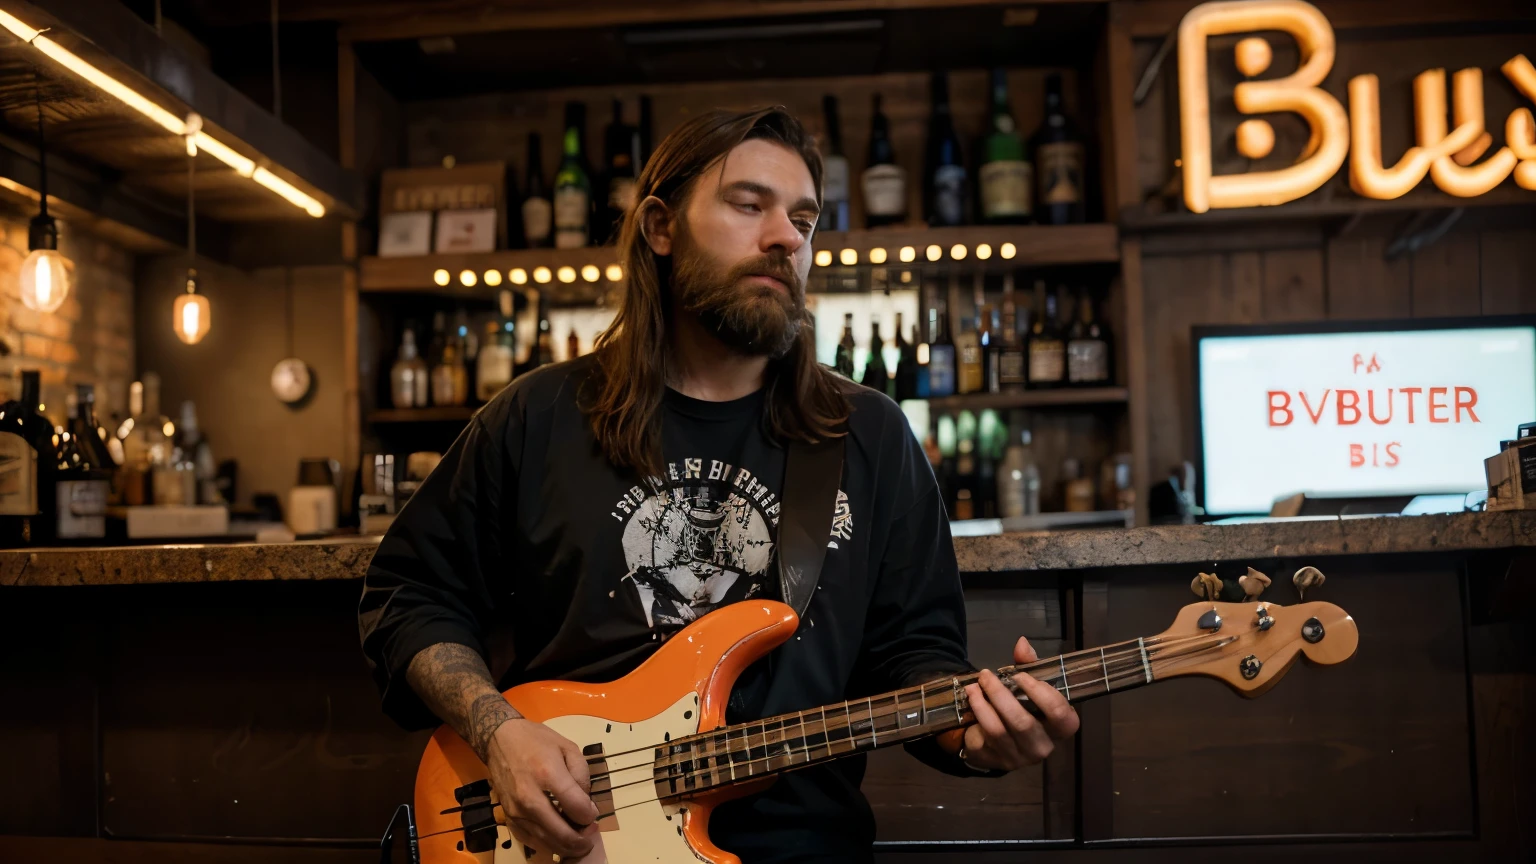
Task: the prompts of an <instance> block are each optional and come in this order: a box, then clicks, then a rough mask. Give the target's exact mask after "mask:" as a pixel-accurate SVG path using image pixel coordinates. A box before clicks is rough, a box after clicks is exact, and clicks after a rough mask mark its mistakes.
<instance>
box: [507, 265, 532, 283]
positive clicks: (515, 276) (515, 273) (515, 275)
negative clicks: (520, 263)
mask: <svg viewBox="0 0 1536 864" xmlns="http://www.w3.org/2000/svg"><path fill="white" fill-rule="evenodd" d="M507 278H508V279H511V280H512V284H513V285H527V284H528V271H527V270H524V269H523V268H521V267H513V268H512V269H511V270H508V271H507Z"/></svg>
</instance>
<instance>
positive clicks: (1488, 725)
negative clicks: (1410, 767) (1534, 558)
mask: <svg viewBox="0 0 1536 864" xmlns="http://www.w3.org/2000/svg"><path fill="white" fill-rule="evenodd" d="M1524 575H1526V576H1529V575H1530V574H1528V573H1527V574H1524ZM1533 642H1536V628H1533V627H1532V626H1531V624H1530V623H1529V622H1528V621H1524V620H1520V621H1515V622H1504V623H1496V624H1486V625H1481V626H1476V627H1473V628H1472V630H1471V634H1470V639H1469V648H1470V652H1471V667H1472V698H1473V705H1474V709H1475V710H1474V716H1475V717H1476V721H1477V736H1476V737H1477V785H1478V796H1477V802H1478V811H1479V814H1478V815H1479V821H1480V823H1481V826H1480V827H1481V829H1482V838H1483V840H1484V841H1485V842H1487V843H1488V844H1489V846H1490V850H1489V851H1490V853H1491V854H1490V855H1489V859H1490V860H1502V861H1531V860H1533V859H1536V824H1533V822H1532V820H1531V803H1530V802H1531V801H1533V800H1536V747H1532V746H1530V742H1531V741H1532V739H1533V737H1536V713H1533V712H1536V668H1533V667H1532V664H1531V662H1530V659H1531V657H1533V656H1536V644H1533Z"/></svg>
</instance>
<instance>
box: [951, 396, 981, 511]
mask: <svg viewBox="0 0 1536 864" xmlns="http://www.w3.org/2000/svg"><path fill="white" fill-rule="evenodd" d="M955 427H956V437H957V441H956V448H955V510H954V516H953V518H954V519H956V520H965V519H975V518H977V517H978V516H979V515H980V514H978V513H977V512H976V417H975V415H973V414H972V413H971V412H969V411H961V412H960V416H959V418H957V419H956V421H955Z"/></svg>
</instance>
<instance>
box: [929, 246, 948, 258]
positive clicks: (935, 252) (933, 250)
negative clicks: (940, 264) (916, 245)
mask: <svg viewBox="0 0 1536 864" xmlns="http://www.w3.org/2000/svg"><path fill="white" fill-rule="evenodd" d="M927 252H928V260H929V261H937V260H939V257H940V256H942V255H943V254H944V250H943V249H940V248H939V246H938V244H936V243H935V244H932V245H930V246H929V247H928V250H927Z"/></svg>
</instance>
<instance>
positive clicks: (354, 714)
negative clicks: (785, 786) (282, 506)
mask: <svg viewBox="0 0 1536 864" xmlns="http://www.w3.org/2000/svg"><path fill="white" fill-rule="evenodd" d="M376 544H377V538H376V537H374V538H370V537H349V538H334V539H329V540H322V541H305V542H293V543H278V544H252V543H241V544H229V545H222V544H208V545H192V544H185V545H160V546H136V547H117V548H108V549H99V548H98V549H79V548H71V549H34V550H19V551H6V552H0V656H5V657H8V658H12V662H11V663H10V664H9V666H8V671H7V672H6V673H5V674H4V675H0V706H23V707H24V710H8V711H0V752H5V753H7V754H8V755H9V759H10V762H11V766H12V767H11V768H10V770H8V771H4V772H0V861H13V860H14V861H28V860H65V861H81V862H90V864H95V862H108V861H110V862H114V864H162V862H165V861H172V860H174V861H189V862H190V861H196V862H199V864H209V862H216V864H255V862H265V861H269V860H283V861H285V862H287V864H365V862H367V864H373V862H377V861H378V860H379V856H378V852H377V840H376V839H375V838H377V837H378V836H379V835H380V834H381V833H382V831H383V830H384V827H385V824H386V823H387V822H388V821H389V817H390V815H391V814H392V813H393V812H394V809H395V807H396V806H397V805H398V804H400V803H402V802H405V801H408V800H409V799H410V796H411V790H412V787H413V783H414V776H415V770H416V767H417V765H418V763H419V760H420V757H421V753H422V748H423V746H424V744H425V733H424V732H416V733H405V732H402V731H401V730H400V729H398V728H397V727H395V726H394V725H393V724H392V723H391V722H390V721H389V720H387V719H386V718H385V717H384V716H383V715H382V713H381V712H380V711H379V708H378V695H377V693H376V691H375V690H374V687H373V685H372V683H371V682H370V681H369V676H368V670H367V669H366V667H365V665H364V663H363V659H362V656H361V653H360V651H359V650H358V646H357V620H356V609H357V597H358V580H359V579H360V577H362V575H363V574H364V573H365V572H366V570H367V567H368V564H369V561H370V559H371V558H372V555H373V551H374V549H375V547H376ZM955 549H956V554H957V558H958V560H959V563H960V569H961V574H962V581H963V583H964V586H965V591H966V611H967V618H968V622H967V630H968V635H969V643H970V650H971V660H972V662H973V663H975V664H976V665H977V666H989V667H995V666H1000V665H1003V664H1006V663H1009V662H1011V658H1010V653H1011V650H1012V646H1013V644H1014V641H1015V640H1016V639H1017V637H1018V636H1019V635H1020V634H1023V635H1025V636H1027V637H1029V639H1030V641H1031V643H1032V644H1033V645H1034V646H1035V648H1036V650H1037V651H1038V652H1039V654H1040V655H1041V656H1043V657H1048V656H1052V655H1055V654H1060V653H1064V652H1067V651H1072V650H1075V649H1078V648H1091V647H1094V646H1102V645H1107V644H1113V643H1115V642H1119V641H1122V640H1134V639H1136V638H1137V637H1141V636H1151V635H1155V634H1157V633H1160V632H1162V631H1163V630H1164V629H1166V628H1167V627H1168V626H1169V624H1170V623H1171V622H1172V621H1173V619H1174V617H1175V616H1176V615H1177V614H1178V611H1179V610H1180V609H1181V608H1182V607H1184V606H1186V605H1187V604H1190V603H1192V602H1195V597H1194V596H1193V595H1192V594H1191V593H1190V587H1189V586H1190V581H1191V579H1192V578H1193V577H1194V576H1195V575H1196V574H1197V573H1199V572H1201V571H1204V572H1214V573H1216V574H1217V575H1218V576H1219V578H1221V579H1222V580H1224V582H1225V587H1226V591H1225V592H1224V593H1223V598H1224V599H1231V598H1230V597H1229V594H1230V592H1232V591H1237V593H1238V596H1239V597H1240V596H1241V593H1242V592H1241V591H1240V590H1238V589H1237V587H1236V582H1235V580H1236V578H1237V577H1238V576H1239V575H1241V574H1243V573H1245V572H1246V570H1247V568H1248V567H1249V566H1252V567H1255V568H1257V569H1259V570H1260V571H1262V572H1264V573H1267V574H1269V575H1270V576H1271V577H1272V579H1273V583H1272V584H1271V585H1270V587H1269V588H1268V590H1267V591H1266V592H1265V593H1264V594H1263V599H1264V600H1265V601H1267V602H1270V603H1277V604H1282V605H1288V604H1293V603H1296V602H1298V599H1299V598H1298V596H1297V591H1296V589H1295V587H1293V586H1292V585H1291V584H1290V578H1291V574H1293V573H1295V572H1296V570H1297V569H1298V568H1300V567H1302V566H1306V565H1312V566H1316V567H1318V568H1319V569H1320V570H1322V571H1323V572H1324V573H1325V574H1326V577H1327V580H1326V582H1325V583H1324V584H1322V585H1320V586H1318V587H1316V588H1313V589H1310V590H1308V591H1307V593H1306V600H1307V601H1312V600H1319V601H1325V602H1330V603H1336V604H1338V605H1339V606H1340V607H1342V608H1343V609H1345V610H1346V611H1348V612H1349V614H1350V615H1351V616H1352V617H1353V618H1354V619H1355V621H1356V623H1357V625H1358V628H1359V633H1360V644H1359V648H1358V650H1357V652H1356V654H1355V656H1354V657H1352V658H1351V659H1350V660H1349V661H1348V662H1346V663H1343V664H1340V665H1338V666H1330V667H1317V666H1313V665H1311V664H1308V663H1296V664H1294V665H1293V666H1291V667H1290V668H1289V670H1288V671H1287V672H1286V674H1285V677H1284V679H1283V680H1281V681H1279V682H1278V683H1277V685H1276V686H1275V687H1274V688H1273V689H1272V690H1270V691H1268V692H1266V693H1265V694H1263V695H1262V696H1261V697H1259V698H1256V699H1244V698H1242V697H1240V696H1238V695H1236V694H1235V693H1233V692H1232V691H1230V690H1229V689H1228V688H1226V687H1225V686H1223V685H1222V684H1220V683H1217V682H1214V681H1210V680H1203V679H1193V678H1188V679H1179V680H1172V681H1167V682H1158V683H1157V684H1156V685H1155V686H1151V687H1142V688H1139V689H1135V690H1130V691H1128V692H1123V693H1121V692H1117V693H1115V694H1113V695H1111V696H1109V697H1107V698H1102V699H1093V700H1091V701H1086V702H1082V703H1080V705H1079V706H1078V711H1079V715H1080V717H1081V721H1082V726H1081V729H1080V731H1079V733H1078V735H1077V737H1076V738H1075V739H1074V740H1073V742H1072V743H1071V744H1069V745H1067V746H1062V747H1059V748H1058V749H1057V751H1056V753H1055V754H1053V755H1052V756H1051V757H1050V758H1049V759H1047V760H1046V761H1045V762H1044V763H1043V764H1041V765H1039V766H1034V767H1032V768H1029V769H1025V770H1021V771H1017V772H1014V773H1013V774H1010V775H1009V776H1008V777H1006V778H1003V779H1000V780H969V779H958V778H951V777H948V776H945V775H942V774H939V773H937V772H935V771H933V770H932V769H930V768H928V767H927V766H924V765H922V764H920V763H918V762H917V761H916V760H914V759H912V758H911V757H910V756H908V755H907V754H905V753H903V752H901V750H900V748H895V749H890V750H880V751H877V752H875V753H873V754H871V755H870V758H869V764H868V768H867V771H866V773H865V775H864V780H863V789H864V792H865V794H866V795H867V796H868V798H869V801H870V805H871V807H872V808H873V810H874V813H875V816H876V820H877V822H878V826H879V827H878V841H879V845H878V847H877V853H878V854H877V860H878V862H879V864H949V862H953V861H955V860H958V856H957V850H958V847H959V846H962V845H963V847H964V852H965V857H966V860H967V861H968V862H970V864H1004V862H1008V864H1013V862H1018V861H1021V860H1029V861H1031V862H1040V861H1049V862H1067V861H1071V862H1074V864H1076V862H1097V861H1105V862H1119V861H1126V860H1134V861H1138V862H1141V861H1153V862H1165V861H1166V862H1175V861H1176V862H1179V864H1191V862H1212V864H1215V862H1219V861H1230V860H1233V858H1234V857H1235V856H1236V857H1241V858H1242V859H1243V860H1245V861H1258V862H1276V864H1279V862H1291V861H1296V860H1306V861H1309V862H1318V861H1341V862H1343V861H1358V860H1366V861H1376V860H1392V861H1394V862H1424V864H1429V862H1434V864H1442V862H1446V861H1472V860H1480V861H1517V860H1522V861H1523V860H1531V854H1532V853H1533V852H1536V839H1533V835H1532V834H1531V831H1530V828H1529V827H1527V826H1528V825H1529V804H1528V803H1525V802H1529V801H1532V800H1536V748H1532V747H1530V745H1529V743H1528V742H1530V741H1531V740H1536V711H1533V709H1532V706H1536V663H1533V660H1532V658H1533V657H1536V627H1533V626H1532V624H1531V623H1530V616H1529V614H1528V609H1529V607H1530V604H1531V602H1532V601H1536V591H1533V589H1532V588H1531V587H1529V586H1531V585H1533V584H1536V579H1533V578H1531V576H1532V574H1533V573H1536V563H1533V562H1536V512H1518V511H1516V512H1500V513H1469V514H1458V515H1449V516H1414V517H1384V518H1358V519H1343V520H1339V519H1330V520H1308V521H1287V522H1253V523H1245V524H1227V525H1206V526H1198V525H1188V526H1182V525H1176V526H1161V527H1148V528H1135V529H1122V528H1116V529H1098V530H1081V531H1062V532H1051V533H1016V534H1002V535H996V536H986V537H959V538H957V539H956V540H955ZM63 589H70V590H63ZM18 658H19V659H18ZM23 661H24V662H23ZM40 789H42V790H56V793H54V792H50V793H49V794H47V795H39V793H38V790H40ZM370 846H371V847H372V848H369V847H370ZM279 847H280V848H279ZM394 860H395V861H403V860H404V858H403V857H401V856H400V855H398V854H397V855H396V857H395V859H394Z"/></svg>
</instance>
